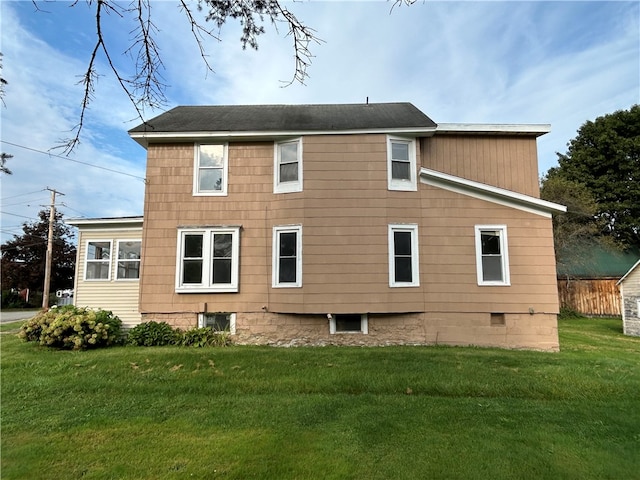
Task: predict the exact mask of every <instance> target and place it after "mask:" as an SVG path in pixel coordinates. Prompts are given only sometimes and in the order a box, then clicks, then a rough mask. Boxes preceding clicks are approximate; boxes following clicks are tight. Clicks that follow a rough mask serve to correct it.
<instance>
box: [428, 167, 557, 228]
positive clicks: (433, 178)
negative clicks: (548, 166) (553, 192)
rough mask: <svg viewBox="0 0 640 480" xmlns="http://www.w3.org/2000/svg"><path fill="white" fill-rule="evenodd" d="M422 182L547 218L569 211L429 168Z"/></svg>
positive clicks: (530, 197)
mask: <svg viewBox="0 0 640 480" xmlns="http://www.w3.org/2000/svg"><path fill="white" fill-rule="evenodd" d="M420 182H422V183H424V184H427V185H432V186H436V187H440V188H444V189H446V190H449V191H453V192H457V193H462V194H464V195H469V196H471V197H474V198H479V199H482V200H486V201H490V202H494V203H498V204H501V205H506V206H509V207H512V208H517V209H519V210H524V211H527V212H530V213H535V214H537V215H543V216H547V217H550V216H551V215H552V214H554V213H565V212H566V211H567V207H565V206H564V205H560V204H557V203H553V202H548V201H546V200H542V199H541V198H537V197H532V196H530V195H525V194H522V193H518V192H513V191H511V190H507V189H504V188H500V187H495V186H493V185H487V184H484V183H480V182H476V181H473V180H468V179H466V178H461V177H456V176H455V175H449V174H447V173H442V172H438V171H436V170H430V169H428V168H421V169H420Z"/></svg>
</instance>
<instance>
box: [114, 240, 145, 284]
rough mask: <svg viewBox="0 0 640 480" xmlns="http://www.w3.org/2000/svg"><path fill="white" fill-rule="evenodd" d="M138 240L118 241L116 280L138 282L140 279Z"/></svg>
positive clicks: (139, 243) (139, 242)
mask: <svg viewBox="0 0 640 480" xmlns="http://www.w3.org/2000/svg"><path fill="white" fill-rule="evenodd" d="M141 245H142V242H141V241H140V240H118V269H117V271H116V279H118V280H138V279H139V278H140V248H141Z"/></svg>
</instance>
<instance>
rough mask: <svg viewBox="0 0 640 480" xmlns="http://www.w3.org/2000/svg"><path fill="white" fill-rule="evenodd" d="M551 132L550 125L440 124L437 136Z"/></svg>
mask: <svg viewBox="0 0 640 480" xmlns="http://www.w3.org/2000/svg"><path fill="white" fill-rule="evenodd" d="M550 131H551V125H549V124H535V123H530V124H494V123H439V124H438V127H437V128H436V134H445V135H446V134H449V135H454V134H468V135H520V136H533V137H539V136H541V135H544V134H545V133H549V132H550Z"/></svg>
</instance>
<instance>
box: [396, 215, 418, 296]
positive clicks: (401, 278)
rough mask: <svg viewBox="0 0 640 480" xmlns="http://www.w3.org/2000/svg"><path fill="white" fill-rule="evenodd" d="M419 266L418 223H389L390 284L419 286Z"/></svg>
mask: <svg viewBox="0 0 640 480" xmlns="http://www.w3.org/2000/svg"><path fill="white" fill-rule="evenodd" d="M418 266H419V260H418V225H415V224H409V225H404V224H397V225H389V286H390V287H417V286H419V285H420V272H419V267H418Z"/></svg>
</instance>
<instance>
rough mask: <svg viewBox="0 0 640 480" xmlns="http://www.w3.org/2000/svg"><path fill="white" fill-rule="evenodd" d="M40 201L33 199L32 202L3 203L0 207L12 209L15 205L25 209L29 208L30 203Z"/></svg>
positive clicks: (39, 199)
mask: <svg viewBox="0 0 640 480" xmlns="http://www.w3.org/2000/svg"><path fill="white" fill-rule="evenodd" d="M40 201H42V199H41V198H34V199H32V200H23V201H22V202H18V203H3V204H2V206H3V207H14V206H16V205H26V206H27V207H30V206H31V205H29V204H30V203H34V202H40Z"/></svg>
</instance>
